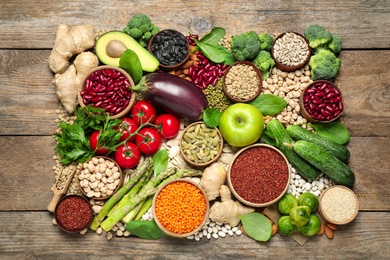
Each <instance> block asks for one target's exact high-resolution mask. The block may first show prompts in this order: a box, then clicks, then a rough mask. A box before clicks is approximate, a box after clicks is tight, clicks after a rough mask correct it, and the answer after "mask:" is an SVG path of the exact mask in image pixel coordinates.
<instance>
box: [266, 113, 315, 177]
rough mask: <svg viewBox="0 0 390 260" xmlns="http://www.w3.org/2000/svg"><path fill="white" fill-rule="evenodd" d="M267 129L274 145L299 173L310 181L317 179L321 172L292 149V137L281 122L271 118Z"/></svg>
mask: <svg viewBox="0 0 390 260" xmlns="http://www.w3.org/2000/svg"><path fill="white" fill-rule="evenodd" d="M267 131H268V132H269V134H270V136H273V137H274V139H275V140H276V147H278V148H279V150H280V151H281V152H282V153H283V154H284V155H285V156H286V158H287V160H288V161H289V162H290V163H291V165H292V166H293V167H294V168H295V169H296V170H297V171H298V173H299V174H300V175H302V176H303V177H304V178H305V179H307V180H310V181H312V180H315V179H317V177H318V176H319V175H320V174H321V172H320V171H319V170H318V169H317V168H315V167H314V166H313V165H311V164H310V163H308V162H307V161H306V160H304V159H303V158H302V157H300V156H299V155H298V154H297V153H296V152H295V151H294V150H293V148H292V146H293V139H292V138H291V136H290V135H289V134H288V132H287V131H286V129H285V128H284V126H283V124H282V123H281V122H279V121H278V120H276V119H272V120H271V121H269V122H268V123H267Z"/></svg>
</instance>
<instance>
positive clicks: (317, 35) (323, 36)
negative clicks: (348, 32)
mask: <svg viewBox="0 0 390 260" xmlns="http://www.w3.org/2000/svg"><path fill="white" fill-rule="evenodd" d="M304 36H305V38H306V39H307V40H308V41H309V45H310V47H311V48H312V49H314V51H315V53H317V51H316V50H318V51H319V50H321V49H323V48H325V46H327V45H328V44H329V43H330V42H331V41H332V34H331V33H330V32H329V31H328V30H326V29H325V28H324V27H323V26H321V25H318V24H312V25H309V26H308V27H307V28H306V29H305V31H304Z"/></svg>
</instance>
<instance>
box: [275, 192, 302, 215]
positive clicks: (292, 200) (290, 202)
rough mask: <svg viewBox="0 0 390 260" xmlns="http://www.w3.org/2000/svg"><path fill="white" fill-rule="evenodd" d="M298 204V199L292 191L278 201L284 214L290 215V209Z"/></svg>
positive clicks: (279, 208) (279, 207) (280, 210)
mask: <svg viewBox="0 0 390 260" xmlns="http://www.w3.org/2000/svg"><path fill="white" fill-rule="evenodd" d="M296 206H298V200H297V198H296V197H295V196H294V195H292V194H290V193H286V194H284V196H283V197H282V198H281V199H280V200H279V202H278V210H279V212H280V213H282V214H284V215H288V214H289V213H290V210H291V209H292V208H293V207H296Z"/></svg>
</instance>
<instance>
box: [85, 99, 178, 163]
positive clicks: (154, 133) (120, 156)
mask: <svg viewBox="0 0 390 260" xmlns="http://www.w3.org/2000/svg"><path fill="white" fill-rule="evenodd" d="M121 120H122V122H121V123H120V125H119V126H118V127H117V130H118V131H119V132H121V133H122V136H121V138H120V145H119V146H118V147H117V149H116V151H115V153H114V159H115V161H116V162H117V163H118V164H119V166H120V167H122V168H133V167H135V166H136V165H137V164H138V162H139V160H140V157H141V154H144V155H152V154H155V153H156V152H157V151H158V150H159V149H160V146H161V143H162V140H163V139H166V140H168V139H172V138H174V137H175V136H176V135H177V134H178V132H179V130H180V121H179V119H178V118H177V117H176V116H174V115H172V114H168V113H164V114H160V115H157V111H156V109H155V107H154V106H153V105H152V104H151V103H149V102H147V101H144V100H142V101H138V102H136V103H135V104H134V106H133V107H132V109H131V111H130V113H129V114H128V115H127V117H123V118H122V119H121ZM99 134H100V131H99V130H97V131H95V132H93V133H92V135H91V137H90V145H91V149H93V150H95V151H96V153H97V154H99V155H105V154H107V153H108V152H109V149H108V148H104V146H103V147H102V146H101V145H99V144H98V140H99V139H98V138H99Z"/></svg>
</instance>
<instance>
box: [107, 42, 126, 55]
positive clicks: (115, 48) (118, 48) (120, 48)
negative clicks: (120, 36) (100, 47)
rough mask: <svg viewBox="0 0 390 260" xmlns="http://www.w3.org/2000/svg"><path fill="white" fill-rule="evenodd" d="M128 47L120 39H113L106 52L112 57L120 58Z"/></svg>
mask: <svg viewBox="0 0 390 260" xmlns="http://www.w3.org/2000/svg"><path fill="white" fill-rule="evenodd" d="M126 49H127V47H126V45H125V44H124V43H123V42H122V41H120V40H111V41H110V42H109V43H108V44H107V46H106V54H107V55H108V56H109V57H111V58H120V57H121V55H122V53H123V52H124V51H125V50H126Z"/></svg>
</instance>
